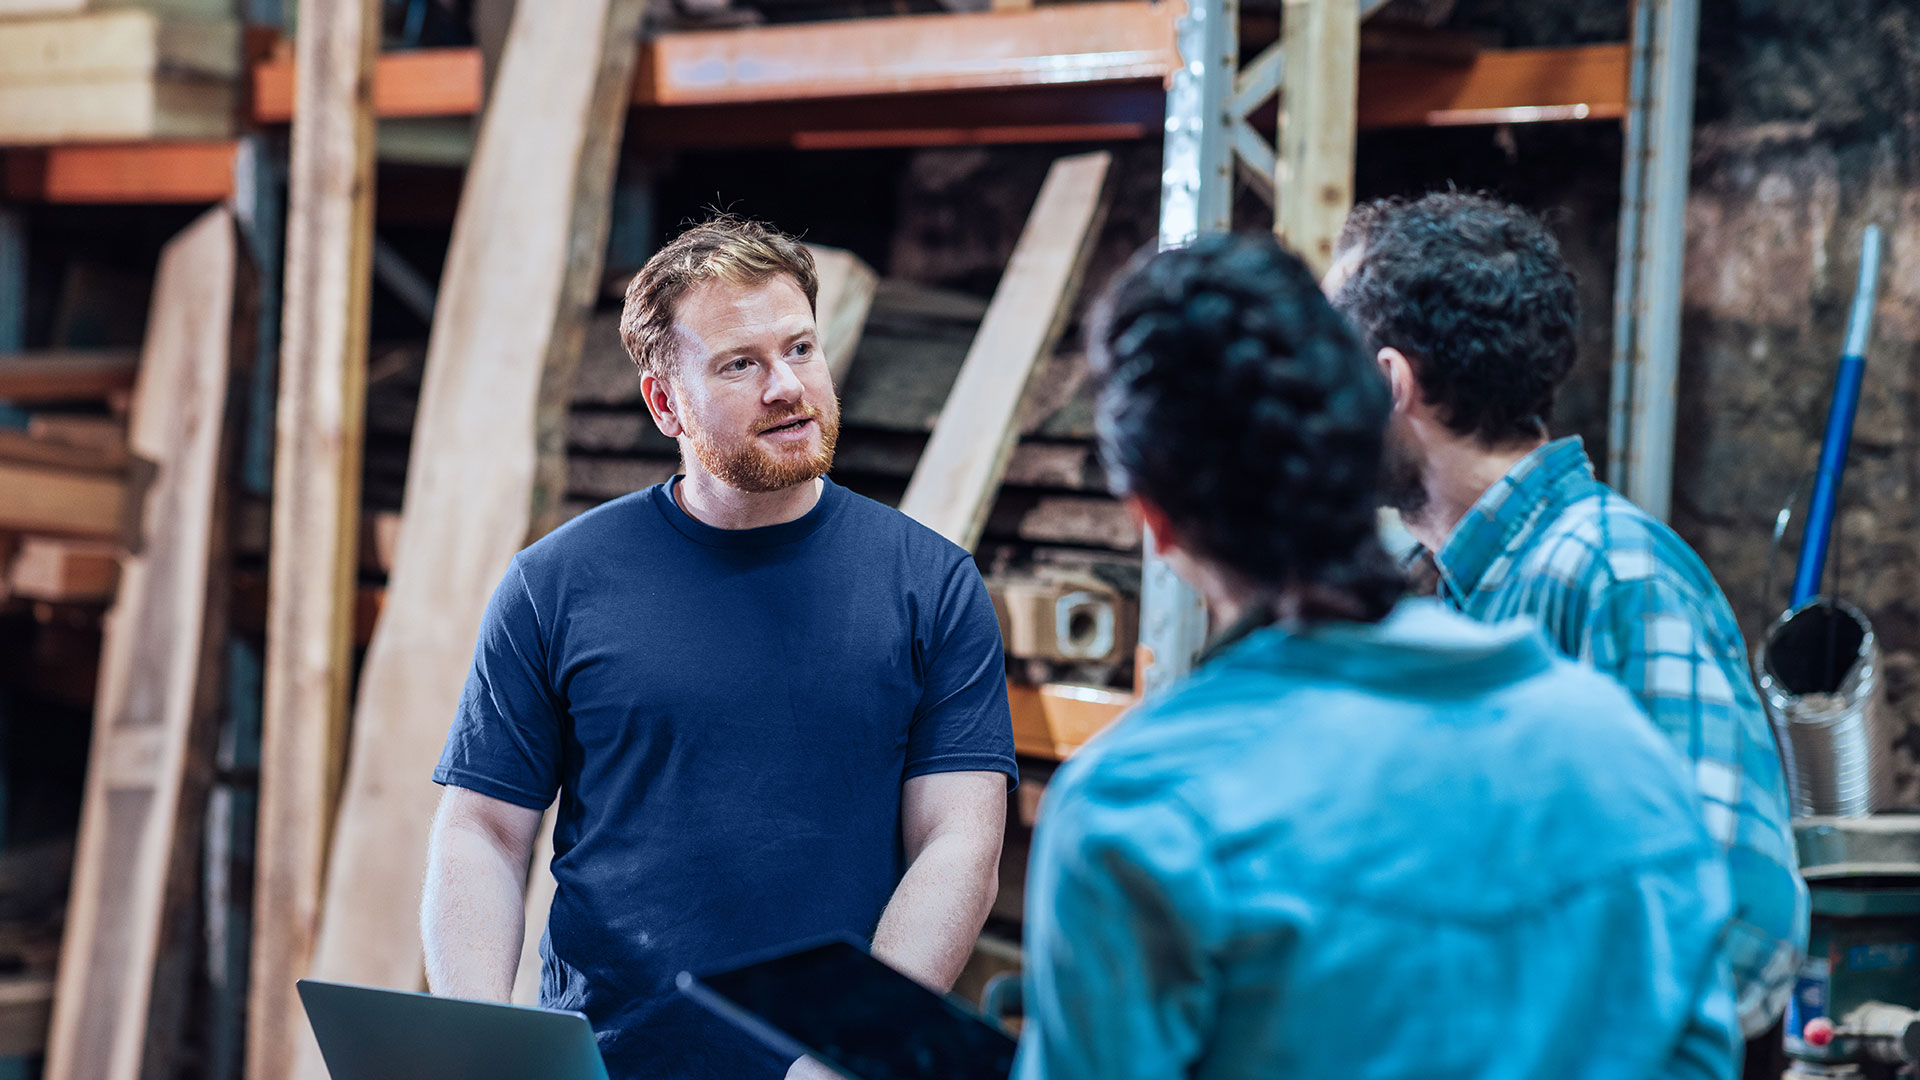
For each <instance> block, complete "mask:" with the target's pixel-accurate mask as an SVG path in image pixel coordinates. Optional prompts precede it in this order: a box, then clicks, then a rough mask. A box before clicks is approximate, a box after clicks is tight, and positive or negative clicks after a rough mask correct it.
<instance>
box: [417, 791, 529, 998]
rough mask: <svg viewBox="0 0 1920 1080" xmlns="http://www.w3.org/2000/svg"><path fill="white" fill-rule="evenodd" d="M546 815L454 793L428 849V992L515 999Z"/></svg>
mask: <svg viewBox="0 0 1920 1080" xmlns="http://www.w3.org/2000/svg"><path fill="white" fill-rule="evenodd" d="M539 831H540V811H538V810H528V809H527V808H526V807H523V806H515V805H513V804H512V803H509V802H502V801H501V800H499V799H494V798H490V797H488V796H486V795H482V794H480V793H479V792H477V791H468V790H466V789H465V788H457V787H449V788H447V791H446V794H445V795H443V796H441V798H440V812H439V813H438V814H436V815H435V816H434V819H433V834H432V837H431V839H430V840H429V842H428V847H427V885H426V893H425V895H424V896H423V897H422V898H421V903H420V937H421V941H422V942H423V943H424V944H425V945H426V951H427V956H426V960H427V985H428V986H429V987H431V988H432V990H433V992H434V993H436V994H441V995H444V996H447V997H460V998H469V999H473V1000H478V1001H507V1000H509V999H510V998H512V997H513V977H514V974H515V973H516V971H517V970H518V969H519V967H520V945H521V936H522V933H523V932H524V929H525V923H526V895H527V864H528V863H529V862H530V861H532V859H533V841H534V837H535V835H536V834H538V833H539Z"/></svg>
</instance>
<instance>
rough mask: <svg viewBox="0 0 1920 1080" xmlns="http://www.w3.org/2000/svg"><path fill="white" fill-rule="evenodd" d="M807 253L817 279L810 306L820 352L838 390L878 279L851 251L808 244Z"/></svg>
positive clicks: (857, 344)
mask: <svg viewBox="0 0 1920 1080" xmlns="http://www.w3.org/2000/svg"><path fill="white" fill-rule="evenodd" d="M807 249H808V250H809V251H812V252H813V264H814V267H815V268H816V269H817V270H818V272H819V278H820V291H819V294H818V297H817V298H816V299H815V301H814V305H813V307H814V312H815V315H816V318H815V322H816V323H817V324H818V325H819V327H820V348H821V349H822V350H823V351H824V352H825V353H826V354H827V370H828V371H830V372H831V373H832V374H833V384H834V385H835V386H838V385H840V383H841V382H842V381H843V380H844V379H845V378H846V377H847V369H848V368H849V367H852V366H853V354H854V350H856V349H858V348H859V347H860V332H861V331H862V330H864V329H866V325H867V310H868V309H869V308H871V307H873V290H874V288H875V287H876V286H878V285H879V283H880V275H878V274H876V273H874V272H873V268H872V267H871V266H868V265H867V264H866V263H865V262H862V261H861V259H860V256H858V255H855V254H854V253H853V252H851V251H842V250H840V249H839V248H830V247H820V246H818V245H816V244H808V245H807Z"/></svg>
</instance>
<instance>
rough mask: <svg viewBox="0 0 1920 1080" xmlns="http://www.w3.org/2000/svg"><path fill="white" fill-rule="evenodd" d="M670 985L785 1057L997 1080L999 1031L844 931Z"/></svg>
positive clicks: (874, 1078) (1003, 1039) (863, 1079)
mask: <svg viewBox="0 0 1920 1080" xmlns="http://www.w3.org/2000/svg"><path fill="white" fill-rule="evenodd" d="M679 987H680V992H681V993H683V994H686V995H687V996H688V997H690V998H692V999H693V1000H695V1001H697V1002H699V1003H700V1004H701V1005H703V1006H705V1007H706V1008H708V1009H710V1010H712V1011H713V1012H714V1013H716V1014H718V1015H719V1016H720V1017H722V1018H723V1019H725V1020H727V1021H728V1022H730V1023H732V1024H734V1025H736V1026H738V1027H739V1028H741V1029H742V1030H744V1031H746V1032H747V1033H748V1034H749V1035H752V1036H753V1037H754V1038H756V1039H758V1040H760V1041H761V1042H762V1043H764V1044H766V1045H767V1046H768V1047H770V1048H771V1049H772V1050H773V1051H774V1052H776V1053H781V1054H785V1055H787V1056H789V1057H796V1058H797V1057H799V1056H801V1055H802V1054H812V1055H813V1056H814V1057H816V1058H818V1059H820V1060H821V1061H823V1062H826V1063H827V1064H829V1065H832V1066H833V1067H834V1068H836V1069H838V1070H839V1071H840V1072H841V1073H842V1074H843V1075H846V1076H850V1077H854V1078H855V1080H1007V1077H1008V1075H1009V1074H1010V1073H1012V1071H1013V1052H1014V1047H1015V1045H1016V1044H1015V1043H1014V1040H1013V1039H1012V1037H1010V1036H1009V1035H1007V1033H1006V1032H1004V1031H1002V1030H1000V1028H998V1027H996V1026H994V1025H993V1024H990V1023H988V1022H987V1021H986V1020H984V1019H982V1018H981V1017H980V1016H979V1015H978V1014H976V1013H974V1012H973V1011H972V1010H970V1009H967V1008H965V1007H964V1006H962V1005H960V1004H958V1003H957V1002H955V1001H954V1000H953V999H952V998H949V997H947V996H945V995H943V994H936V993H934V992H933V991H931V990H929V989H927V988H926V987H924V986H921V985H920V984H919V983H917V982H914V981H913V980H912V979H909V978H908V977H906V976H905V975H902V974H900V973H899V972H898V971H895V970H894V969H892V968H890V967H888V966H887V965H886V964H884V963H882V962H881V961H879V960H876V959H874V958H873V957H872V956H871V955H869V954H868V952H867V951H866V949H865V948H864V947H862V946H861V945H859V944H857V943H856V942H854V941H853V940H852V939H851V938H832V939H829V940H826V941H819V942H813V943H810V944H805V945H796V946H789V947H787V948H786V949H784V950H782V951H781V952H780V953H778V954H776V955H772V956H765V957H762V958H760V959H757V960H752V961H749V962H745V963H735V964H733V965H731V966H729V967H728V968H726V969H725V970H722V971H716V972H712V973H710V974H706V975H700V976H695V975H694V974H693V973H691V972H685V971H683V972H681V973H680V978H679Z"/></svg>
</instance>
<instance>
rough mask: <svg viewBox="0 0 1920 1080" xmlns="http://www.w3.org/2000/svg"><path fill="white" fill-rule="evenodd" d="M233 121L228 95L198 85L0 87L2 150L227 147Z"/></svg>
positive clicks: (99, 82) (126, 81)
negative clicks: (172, 143)
mask: <svg viewBox="0 0 1920 1080" xmlns="http://www.w3.org/2000/svg"><path fill="white" fill-rule="evenodd" d="M233 113H234V93H233V88H232V87H230V86H228V85H226V84H225V83H219V82H210V81H206V80H202V79H184V78H173V77H167V76H160V77H155V76H152V75H122V76H116V77H113V78H110V79H92V80H87V81H84V82H72V83H68V82H48V83H0V144H9V145H31V144H38V143H59V142H106V141H117V140H144V139H224V138H229V137H231V136H232V134H233Z"/></svg>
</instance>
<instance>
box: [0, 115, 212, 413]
mask: <svg viewBox="0 0 1920 1080" xmlns="http://www.w3.org/2000/svg"><path fill="white" fill-rule="evenodd" d="M237 148H238V144H237V143H234V142H233V141H231V140H218V141H213V142H166V143H129V144H122V145H109V146H87V145H83V144H75V145H68V146H48V147H34V148H31V149H26V150H10V151H8V152H7V153H6V154H5V158H4V161H0V166H4V174H3V175H0V185H4V190H5V192H6V195H7V198H9V199H16V200H20V201H23V202H47V203H73V204H93V203H210V202H219V201H221V200H223V199H225V198H227V197H228V196H230V195H232V194H233V162H234V156H235V154H236V153H237ZM129 381H131V379H129Z"/></svg>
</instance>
